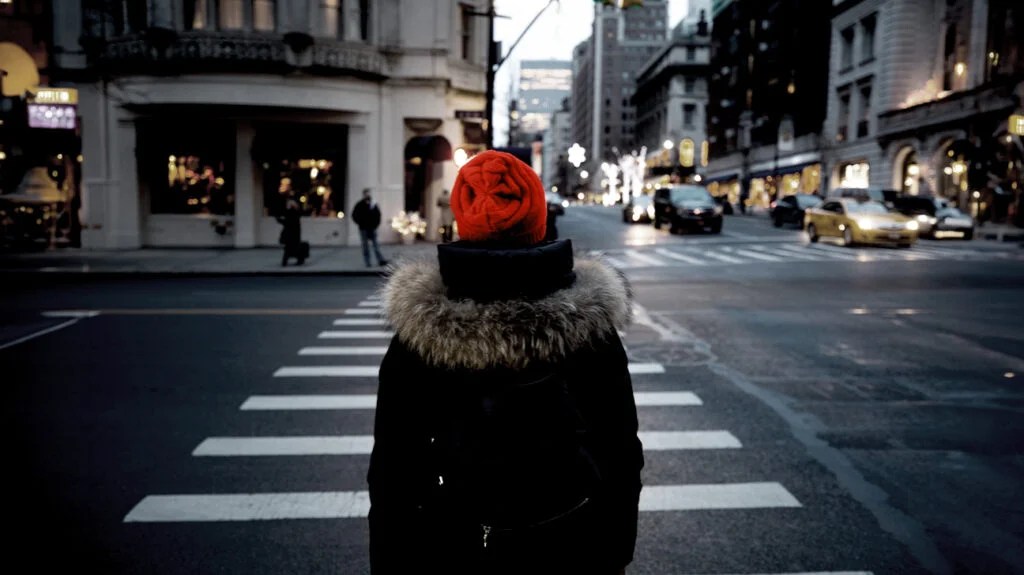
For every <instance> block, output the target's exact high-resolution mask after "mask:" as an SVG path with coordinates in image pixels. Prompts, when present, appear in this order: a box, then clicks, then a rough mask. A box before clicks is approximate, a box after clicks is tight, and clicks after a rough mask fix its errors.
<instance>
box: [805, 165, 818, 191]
mask: <svg viewBox="0 0 1024 575" xmlns="http://www.w3.org/2000/svg"><path fill="white" fill-rule="evenodd" d="M800 186H801V188H802V190H801V191H803V193H805V194H816V193H818V190H820V189H821V164H814V165H811V166H807V167H806V168H804V169H803V170H802V171H801V172H800Z"/></svg>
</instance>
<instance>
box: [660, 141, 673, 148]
mask: <svg viewBox="0 0 1024 575" xmlns="http://www.w3.org/2000/svg"><path fill="white" fill-rule="evenodd" d="M661 147H662V148H665V149H666V150H671V149H672V140H665V141H664V142H662V143H661Z"/></svg>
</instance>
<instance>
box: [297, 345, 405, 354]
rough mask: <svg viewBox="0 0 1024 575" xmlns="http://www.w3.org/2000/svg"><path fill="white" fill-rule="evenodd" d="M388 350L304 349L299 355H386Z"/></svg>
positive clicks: (377, 348)
mask: <svg viewBox="0 0 1024 575" xmlns="http://www.w3.org/2000/svg"><path fill="white" fill-rule="evenodd" d="M387 352H388V348H387V347H384V346H380V347H304V348H302V349H300V350H299V355H384V354H385V353H387Z"/></svg>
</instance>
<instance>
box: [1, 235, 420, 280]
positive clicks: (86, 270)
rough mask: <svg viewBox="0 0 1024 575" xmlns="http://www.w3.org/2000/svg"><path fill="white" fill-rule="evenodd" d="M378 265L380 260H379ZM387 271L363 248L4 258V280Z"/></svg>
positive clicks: (63, 252)
mask: <svg viewBox="0 0 1024 575" xmlns="http://www.w3.org/2000/svg"><path fill="white" fill-rule="evenodd" d="M380 249H381V252H382V253H383V254H384V257H387V258H389V263H391V262H397V261H399V260H400V259H404V258H417V257H431V256H433V255H435V254H436V253H437V244H433V243H429V242H421V243H415V244H411V245H402V244H394V245H382V246H381V248H380ZM374 263H375V264H376V260H374ZM384 273H385V269H384V268H381V267H378V266H376V265H375V266H374V267H366V264H365V263H363V252H362V248H361V247H360V246H345V247H313V248H312V249H311V250H310V256H309V259H308V260H306V262H305V263H304V264H303V265H301V266H300V265H296V264H295V260H294V259H292V260H291V261H290V262H289V263H288V266H286V267H282V266H281V248H249V249H244V248H243V249H233V248H232V249H211V248H181V249H158V248H145V249H138V250H88V249H75V248H61V249H57V250H51V251H40V252H18V253H0V276H3V275H11V274H54V275H78V274H89V275H168V276H174V275H186V274H187V275H205V276H218V275H283V276H291V275H295V276H301V275H347V276H379V275H383V274H384Z"/></svg>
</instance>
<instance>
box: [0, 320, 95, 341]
mask: <svg viewBox="0 0 1024 575" xmlns="http://www.w3.org/2000/svg"><path fill="white" fill-rule="evenodd" d="M79 319H80V318H77V317H74V318H71V319H69V320H67V321H65V322H63V323H59V324H57V325H55V326H51V327H48V328H46V329H41V330H39V331H37V332H34V333H30V334H28V335H26V336H24V337H19V338H18V339H16V340H14V341H8V342H5V343H0V349H7V348H9V347H14V346H16V345H18V344H19V343H25V342H26V341H29V340H32V339H35V338H37V337H40V336H44V335H46V334H48V333H53V332H55V331H57V330H60V329H64V328H66V327H68V326H71V325H74V324H76V323H78V320H79Z"/></svg>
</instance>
